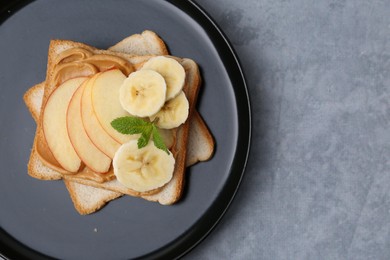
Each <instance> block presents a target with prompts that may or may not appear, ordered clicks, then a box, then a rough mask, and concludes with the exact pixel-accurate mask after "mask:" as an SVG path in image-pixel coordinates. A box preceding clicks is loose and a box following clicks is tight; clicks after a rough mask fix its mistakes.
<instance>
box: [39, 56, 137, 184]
mask: <svg viewBox="0 0 390 260" xmlns="http://www.w3.org/2000/svg"><path fill="white" fill-rule="evenodd" d="M113 68H116V69H119V70H121V71H122V72H123V74H125V75H126V76H128V75H129V74H130V73H131V72H133V71H134V66H133V64H131V63H130V62H129V61H127V60H126V59H123V58H121V57H119V56H115V55H110V54H96V53H94V52H93V51H91V50H87V49H85V48H71V49H68V50H65V51H63V52H62V53H61V54H59V55H58V56H57V57H56V59H55V60H54V64H53V70H52V71H53V73H52V75H51V77H50V78H51V80H49V82H46V84H51V87H50V88H51V91H53V90H54V89H55V88H57V87H58V86H59V85H61V84H62V83H63V82H65V81H66V80H68V79H71V78H75V77H86V76H91V75H94V74H96V73H98V72H102V71H106V70H109V69H113ZM46 94H47V93H45V97H44V100H43V104H45V103H46V101H47V98H48V95H46ZM48 94H50V93H48ZM43 106H44V105H43ZM36 150H37V152H38V155H39V157H40V158H41V160H42V161H43V162H44V163H45V165H46V166H48V167H50V168H52V169H53V170H56V171H59V172H61V173H63V174H71V173H69V172H66V171H65V170H64V169H62V167H61V166H60V164H59V163H58V162H57V160H56V159H55V158H54V156H53V154H52V153H51V151H50V149H49V147H48V145H47V142H46V139H45V136H44V133H43V130H42V127H41V128H40V129H39V132H38V139H37V142H36ZM72 175H74V176H77V177H80V178H82V179H89V180H95V181H97V182H105V181H109V180H112V179H114V178H115V175H114V173H113V171H112V169H110V171H109V172H107V173H104V174H99V173H96V172H93V171H91V170H90V169H88V168H87V167H84V168H83V169H80V171H79V172H78V173H76V174H74V173H72Z"/></svg>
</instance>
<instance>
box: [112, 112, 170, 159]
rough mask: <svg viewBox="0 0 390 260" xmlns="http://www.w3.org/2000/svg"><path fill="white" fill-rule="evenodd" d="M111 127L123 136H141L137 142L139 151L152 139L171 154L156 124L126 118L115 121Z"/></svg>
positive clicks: (136, 118)
mask: <svg viewBox="0 0 390 260" xmlns="http://www.w3.org/2000/svg"><path fill="white" fill-rule="evenodd" d="M111 126H112V127H113V128H114V129H115V130H117V131H118V132H119V133H121V134H127V135H133V134H141V136H140V138H139V139H138V141H137V145H138V149H141V148H142V147H145V146H147V145H148V143H149V140H150V138H151V137H152V138H153V143H154V145H155V146H156V147H157V148H158V149H161V150H163V151H164V152H166V153H167V154H169V150H168V148H167V147H166V145H165V143H164V140H163V139H162V137H161V135H160V133H159V131H158V128H157V127H156V125H155V124H154V122H147V121H145V120H143V119H141V118H138V117H132V116H124V117H118V118H116V119H114V120H113V121H112V122H111Z"/></svg>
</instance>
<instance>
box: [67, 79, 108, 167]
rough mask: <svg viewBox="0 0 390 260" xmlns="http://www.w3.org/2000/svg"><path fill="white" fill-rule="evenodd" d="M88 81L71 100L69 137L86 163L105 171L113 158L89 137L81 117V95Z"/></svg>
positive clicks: (68, 115)
mask: <svg viewBox="0 0 390 260" xmlns="http://www.w3.org/2000/svg"><path fill="white" fill-rule="evenodd" d="M88 81H89V80H86V81H84V82H83V84H82V85H81V86H80V87H79V88H78V89H77V90H76V92H75V93H74V94H73V97H72V99H71V100H70V103H69V107H68V112H67V114H66V122H67V129H68V134H69V139H70V141H71V142H72V145H73V147H74V149H75V151H76V153H77V154H78V156H79V157H80V158H81V160H82V161H83V162H84V163H85V165H86V166H88V168H90V169H91V170H93V171H95V172H98V173H105V172H108V170H109V169H110V166H111V159H110V158H109V157H108V156H107V155H105V154H104V153H103V152H102V151H100V150H99V149H98V148H97V147H96V146H95V145H94V144H93V143H92V141H91V139H89V137H88V135H87V133H86V132H85V129H84V126H83V121H82V118H81V97H82V96H83V91H84V87H85V86H86V85H87V83H88Z"/></svg>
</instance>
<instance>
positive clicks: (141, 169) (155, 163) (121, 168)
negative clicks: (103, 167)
mask: <svg viewBox="0 0 390 260" xmlns="http://www.w3.org/2000/svg"><path fill="white" fill-rule="evenodd" d="M113 167H114V174H115V176H116V178H117V180H118V181H119V182H120V183H122V184H123V185H124V186H126V187H128V188H130V189H132V190H134V191H138V192H146V191H150V190H154V189H157V188H160V187H162V186H164V185H165V184H166V183H168V182H169V181H170V180H171V179H172V176H173V171H174V168H175V159H174V157H173V155H172V153H169V155H168V154H167V153H166V152H164V151H163V150H160V149H158V148H157V147H155V146H154V144H153V142H149V144H148V145H147V146H145V147H143V148H141V149H138V145H137V141H136V140H131V141H129V142H128V143H125V144H123V145H122V146H121V147H120V148H119V149H118V151H117V152H116V153H115V156H114V160H113Z"/></svg>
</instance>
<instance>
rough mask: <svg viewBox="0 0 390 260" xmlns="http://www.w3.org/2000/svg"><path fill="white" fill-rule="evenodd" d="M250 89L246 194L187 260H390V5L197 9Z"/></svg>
mask: <svg viewBox="0 0 390 260" xmlns="http://www.w3.org/2000/svg"><path fill="white" fill-rule="evenodd" d="M196 2H197V3H198V4H200V5H201V6H202V7H203V8H204V9H205V10H206V11H207V12H208V13H209V14H210V15H211V16H212V17H213V18H214V20H215V21H216V22H217V23H218V24H219V26H220V27H221V28H222V30H223V31H224V32H225V33H226V35H227V36H228V38H229V39H230V41H231V42H232V44H233V46H234V48H235V50H236V52H237V54H238V56H239V58H240V60H241V63H242V66H243V68H244V71H245V73H246V77H247V83H248V87H249V94H250V98H251V103H252V104H251V105H252V117H253V118H252V119H253V138H252V149H251V154H250V157H249V162H248V167H247V171H246V174H245V177H244V179H243V182H242V185H241V188H240V190H239V192H238V194H237V196H236V198H235V200H234V203H233V204H232V206H231V207H230V209H229V210H228V212H227V214H226V215H225V217H224V218H223V219H222V221H221V222H220V224H219V225H218V226H217V228H216V229H215V230H214V231H213V232H212V233H211V234H210V235H209V236H208V238H207V239H206V240H205V241H203V242H202V243H201V244H200V245H199V246H198V247H196V248H195V249H194V250H193V251H192V252H191V253H190V254H188V255H187V256H186V257H185V259H388V257H389V256H390V15H389V14H390V2H389V1H388V0H376V1H365V0H329V1H325V0H319V1H308V0H296V1H292V0H275V1H264V0H260V1H257V0H247V1H233V0H213V1H206V0H196Z"/></svg>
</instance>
